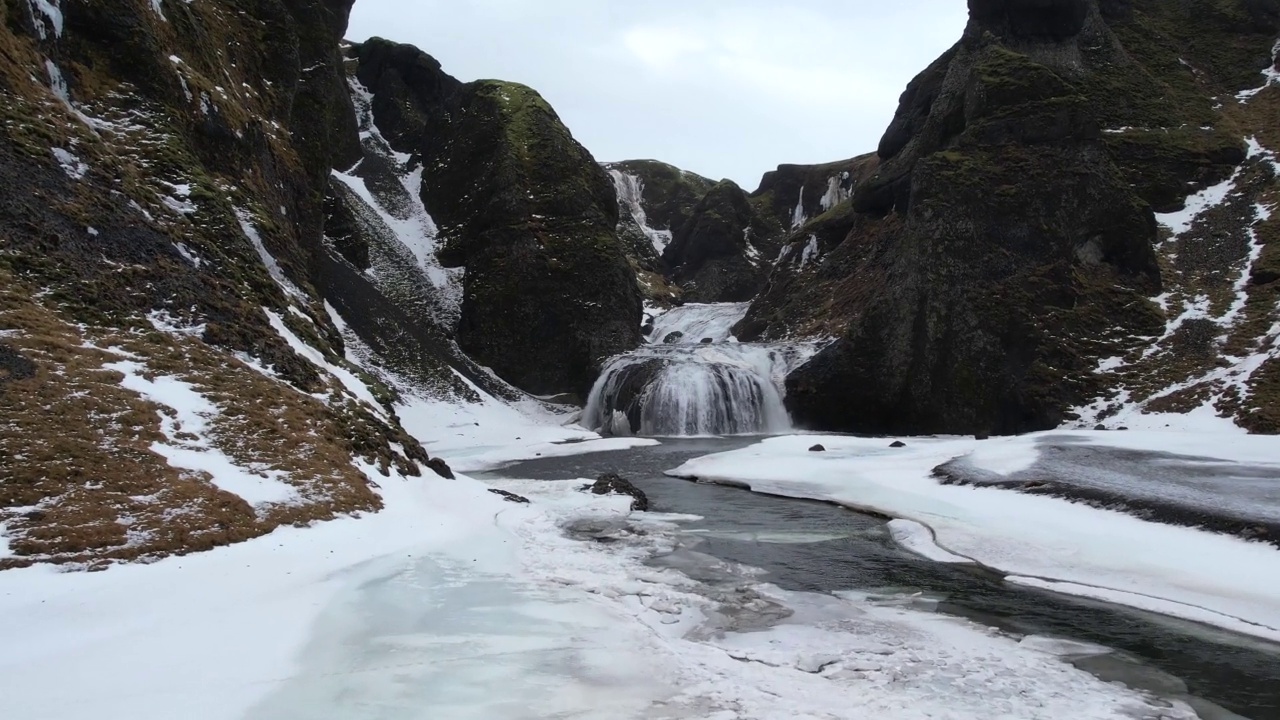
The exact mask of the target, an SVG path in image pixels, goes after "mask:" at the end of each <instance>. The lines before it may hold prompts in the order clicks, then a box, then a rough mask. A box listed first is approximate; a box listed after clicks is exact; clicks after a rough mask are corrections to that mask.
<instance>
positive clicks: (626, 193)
mask: <svg viewBox="0 0 1280 720" xmlns="http://www.w3.org/2000/svg"><path fill="white" fill-rule="evenodd" d="M609 176H610V177H612V178H613V186H614V188H615V189H616V190H617V191H618V203H619V204H620V205H622V207H624V208H626V210H627V212H629V213H631V219H632V220H634V221H635V223H636V225H637V226H639V228H640V232H642V233H644V234H645V237H647V238H649V242H651V243H653V249H654V250H657V251H658V254H659V255H661V254H662V251H663V250H666V249H667V245H669V244H671V231H670V230H656V229H654V228H651V227H649V217H648V215H646V214H645V211H644V202H643V200H644V181H643V180H641V179H640V178H639V177H637V176H635V175H628V174H626V173H624V172H622V171H621V170H610V171H609ZM623 219H624V220H625V218H623Z"/></svg>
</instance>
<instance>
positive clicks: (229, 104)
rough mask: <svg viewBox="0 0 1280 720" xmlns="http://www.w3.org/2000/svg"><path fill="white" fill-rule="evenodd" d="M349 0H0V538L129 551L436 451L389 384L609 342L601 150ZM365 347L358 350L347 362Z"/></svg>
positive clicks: (614, 293)
mask: <svg viewBox="0 0 1280 720" xmlns="http://www.w3.org/2000/svg"><path fill="white" fill-rule="evenodd" d="M350 7H351V0H261V1H260V2H255V3H251V4H249V5H244V4H243V3H237V2H232V1H231V0H202V1H201V2H197V3H190V2H178V1H176V0H122V1H119V2H104V1H101V0H77V1H75V2H71V1H70V0H62V1H59V0H47V1H46V0H40V1H39V2H37V1H35V0H2V1H0V49H2V50H3V55H2V56H0V113H2V114H3V117H4V120H5V122H4V130H3V136H0V137H3V140H2V141H0V180H2V181H3V183H4V186H5V188H6V192H4V193H3V194H0V535H2V536H3V537H2V538H0V539H3V540H4V541H5V542H4V543H0V568H4V567H12V566H18V565H25V564H30V563H32V562H41V561H52V562H60V563H79V564H82V565H83V566H87V567H97V566H100V565H101V564H103V563H107V562H111V561H114V560H126V559H137V558H141V559H153V558H158V557H162V556H164V555H168V554H174V553H186V552H192V551H197V550H203V549H207V548H211V547H214V546H218V545H224V544H227V543H232V542H237V541H240V540H245V539H248V538H252V537H256V536H259V535H262V534H265V533H268V532H271V531H272V530H273V529H275V528H277V527H279V526H281V525H292V524H307V523H310V522H312V521H317V520H326V519H330V518H333V517H336V516H340V515H347V514H352V513H360V512H364V511H374V510H377V509H378V508H379V507H380V505H381V501H380V499H379V495H378V493H377V492H375V480H374V479H375V478H380V477H381V476H393V477H396V478H405V477H419V476H422V475H424V473H425V474H426V475H427V476H428V477H430V478H434V477H437V476H438V475H449V471H448V468H447V466H445V465H443V464H442V463H441V462H440V461H439V459H437V458H430V457H429V456H428V454H427V453H426V452H425V451H424V450H423V448H422V446H421V445H420V444H419V440H418V439H416V438H415V437H413V436H411V435H410V434H409V433H408V432H406V430H405V429H404V427H402V425H401V422H400V419H399V418H398V417H397V415H396V410H397V408H399V407H401V402H402V401H404V400H405V399H406V398H405V395H404V393H406V392H412V393H415V394H421V395H422V396H423V397H431V398H438V399H440V400H445V401H449V402H468V401H472V400H475V399H477V397H478V393H479V392H481V391H485V392H488V393H490V394H492V395H496V396H499V397H506V398H510V399H516V398H525V397H526V396H524V395H523V394H521V393H520V392H519V391H518V390H516V389H515V388H513V387H511V386H509V385H507V384H505V383H503V382H502V381H501V380H500V379H498V378H496V377H494V375H493V374H492V373H490V372H488V371H487V370H486V369H485V368H484V367H482V365H480V364H477V363H476V362H475V361H473V360H472V359H471V358H470V357H468V356H467V354H466V352H471V353H473V354H474V355H475V356H476V358H477V359H479V360H480V362H481V363H484V364H486V365H489V366H490V367H492V368H493V369H494V370H495V371H497V372H498V373H500V374H502V375H504V376H506V377H507V378H508V379H510V380H512V381H514V382H516V383H519V384H521V385H523V386H524V387H525V388H527V389H529V390H532V391H535V392H558V391H563V390H576V391H582V390H583V389H584V387H585V386H587V385H589V383H590V380H591V378H592V377H593V373H594V372H596V371H597V369H598V363H599V361H600V360H601V359H602V358H604V357H606V356H608V355H611V354H613V353H615V352H618V351H620V350H623V349H626V348H628V347H631V346H633V345H635V344H636V343H637V342H638V341H639V328H640V299H639V291H638V289H637V288H636V283H635V277H634V275H633V274H632V272H631V269H630V268H629V266H628V264H627V261H626V258H625V255H624V253H623V249H622V246H621V245H620V244H619V242H618V240H617V236H616V224H617V222H618V216H617V206H616V202H615V196H614V192H613V188H612V184H611V182H610V180H609V178H608V176H607V175H606V174H605V172H604V171H603V170H602V169H601V168H600V167H599V166H598V165H597V164H596V163H595V161H594V160H593V159H592V158H591V157H590V155H589V154H588V153H587V152H586V151H585V150H584V149H582V147H581V146H580V145H578V144H577V143H576V142H574V141H573V139H572V137H571V135H570V134H569V132H568V130H567V129H565V128H564V126H563V125H562V124H561V123H560V122H559V120H558V118H557V117H556V116H555V113H554V112H553V111H552V110H551V109H550V108H549V107H548V106H547V105H546V103H545V102H544V101H543V100H542V99H541V98H540V97H538V96H537V94H536V93H534V92H533V91H532V90H529V89H528V88H523V87H521V86H516V85H511V84H506V83H498V82H481V83H472V84H462V83H459V82H457V81H456V80H454V79H453V78H450V77H449V76H448V75H446V74H444V73H443V72H442V71H441V70H440V68H439V65H438V64H436V63H435V62H434V61H433V60H431V58H430V57H429V56H427V55H425V54H423V53H421V52H419V51H417V50H416V49H413V48H408V47H405V46H397V45H394V44H391V43H386V42H379V41H374V42H371V43H366V44H364V45H361V46H355V47H353V46H346V45H343V44H342V41H341V39H342V35H343V33H344V32H345V28H346V23H347V14H348V12H349V11H350ZM366 368H367V369H366Z"/></svg>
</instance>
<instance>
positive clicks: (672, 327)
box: [649, 303, 751, 344]
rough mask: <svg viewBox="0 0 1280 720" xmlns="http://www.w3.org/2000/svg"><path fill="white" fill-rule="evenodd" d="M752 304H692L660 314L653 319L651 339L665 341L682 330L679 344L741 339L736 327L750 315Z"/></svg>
mask: <svg viewBox="0 0 1280 720" xmlns="http://www.w3.org/2000/svg"><path fill="white" fill-rule="evenodd" d="M750 307H751V303H713V304H705V305H704V304H698V303H689V304H688V305H682V306H680V307H678V308H673V309H671V310H668V311H667V312H665V313H663V314H661V315H659V316H658V317H656V318H655V319H654V321H653V331H652V332H650V333H649V342H650V343H655V344H662V341H663V340H664V339H666V337H667V336H668V335H670V334H671V333H674V332H678V333H682V335H683V337H681V338H680V339H679V340H678V341H676V342H677V344H694V343H700V342H702V341H703V340H704V339H710V340H711V341H712V342H717V343H719V342H737V340H736V339H735V338H734V337H733V326H734V325H737V324H738V321H739V320H741V319H742V318H744V317H746V315H747V310H748V309H749V308H750Z"/></svg>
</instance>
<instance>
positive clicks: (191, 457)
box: [104, 361, 297, 507]
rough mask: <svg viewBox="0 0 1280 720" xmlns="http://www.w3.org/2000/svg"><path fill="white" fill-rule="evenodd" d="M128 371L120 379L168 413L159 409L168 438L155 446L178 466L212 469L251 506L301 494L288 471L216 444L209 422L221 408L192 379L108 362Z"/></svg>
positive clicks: (210, 471) (222, 483)
mask: <svg viewBox="0 0 1280 720" xmlns="http://www.w3.org/2000/svg"><path fill="white" fill-rule="evenodd" d="M104 367H106V368H107V369H109V370H115V371H117V372H119V373H122V374H123V375H124V380H123V381H122V382H121V385H122V386H123V387H125V388H126V389H128V390H131V391H133V392H136V393H138V394H139V395H141V396H142V397H143V398H144V399H146V400H148V401H150V402H153V403H155V404H157V405H160V406H161V407H164V408H167V409H168V410H169V413H164V412H161V413H158V415H159V418H160V429H161V432H163V433H164V436H165V438H166V439H167V441H166V442H155V443H152V445H151V450H152V451H153V452H155V453H156V454H158V455H161V456H162V457H164V458H165V459H166V460H167V461H168V462H169V465H171V466H172V467H175V468H181V469H184V470H190V471H192V472H197V473H208V475H209V478H210V481H211V482H212V483H213V484H214V485H217V486H218V488H219V489H221V490H224V491H226V492H229V493H232V494H234V495H238V496H239V497H241V498H243V499H244V501H245V502H247V503H249V504H250V505H253V506H255V507H256V506H262V505H267V504H280V503H288V502H291V501H293V500H295V499H296V498H297V491H296V490H295V489H294V487H293V486H291V485H289V484H288V483H286V482H284V480H282V478H284V477H287V474H286V473H283V472H280V471H276V470H269V469H266V468H246V467H243V466H241V465H238V464H237V463H236V462H235V461H234V460H233V459H232V458H231V457H230V456H228V455H227V454H225V453H224V452H222V451H221V450H219V449H218V448H217V447H215V446H214V445H213V443H212V441H211V439H210V437H209V433H210V424H211V423H212V421H213V420H214V419H216V418H217V416H218V415H219V413H220V411H219V410H218V408H217V406H215V405H214V404H213V403H211V402H209V400H208V399H207V398H205V397H204V396H203V395H201V394H200V393H199V391H197V390H196V389H195V387H194V386H192V385H191V384H189V383H186V382H183V381H181V380H178V379H177V378H173V377H168V376H157V377H155V378H152V379H147V378H146V377H145V376H144V374H143V373H144V372H145V370H146V367H145V366H144V365H143V364H141V363H138V362H134V361H121V362H117V363H113V364H109V365H106V366H104Z"/></svg>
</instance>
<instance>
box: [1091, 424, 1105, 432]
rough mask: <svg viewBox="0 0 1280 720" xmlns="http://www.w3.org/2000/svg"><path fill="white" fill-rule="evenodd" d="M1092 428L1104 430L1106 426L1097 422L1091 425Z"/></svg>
mask: <svg viewBox="0 0 1280 720" xmlns="http://www.w3.org/2000/svg"><path fill="white" fill-rule="evenodd" d="M1093 429H1094V430H1106V429H1107V426H1106V425H1103V424H1102V423H1098V424H1097V425H1094V426H1093Z"/></svg>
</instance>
